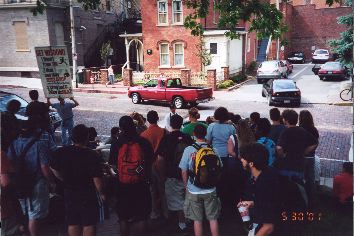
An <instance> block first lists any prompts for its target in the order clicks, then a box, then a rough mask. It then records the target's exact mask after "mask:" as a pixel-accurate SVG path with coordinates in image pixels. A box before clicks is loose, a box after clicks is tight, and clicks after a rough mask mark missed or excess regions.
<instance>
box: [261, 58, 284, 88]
mask: <svg viewBox="0 0 354 236" xmlns="http://www.w3.org/2000/svg"><path fill="white" fill-rule="evenodd" d="M287 70H288V68H287V67H286V65H285V64H284V63H283V62H282V61H277V60H275V61H264V62H262V63H261V64H260V65H259V67H258V70H257V76H256V78H257V82H258V83H259V84H261V83H266V82H267V81H268V80H270V79H281V78H283V77H287V76H288V74H287Z"/></svg>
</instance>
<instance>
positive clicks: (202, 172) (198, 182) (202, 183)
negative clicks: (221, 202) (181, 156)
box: [189, 143, 222, 189]
mask: <svg viewBox="0 0 354 236" xmlns="http://www.w3.org/2000/svg"><path fill="white" fill-rule="evenodd" d="M192 146H193V147H194V148H195V149H196V150H197V153H196V155H195V159H194V160H193V161H194V163H193V167H192V168H193V169H192V170H191V171H190V173H189V176H190V178H191V182H192V184H194V185H195V186H197V187H199V188H202V189H208V188H213V187H215V186H216V185H217V183H218V182H219V180H220V177H221V170H222V163H221V160H220V158H219V157H218V156H217V155H216V154H215V152H214V150H213V149H212V148H211V146H209V145H208V146H207V147H202V146H200V145H198V144H196V143H194V144H193V145H192Z"/></svg>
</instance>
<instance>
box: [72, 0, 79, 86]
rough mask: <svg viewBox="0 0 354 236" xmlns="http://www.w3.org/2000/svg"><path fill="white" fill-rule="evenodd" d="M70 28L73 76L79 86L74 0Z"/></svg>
mask: <svg viewBox="0 0 354 236" xmlns="http://www.w3.org/2000/svg"><path fill="white" fill-rule="evenodd" d="M70 28H71V56H72V59H73V71H72V78H73V81H75V87H76V88H78V81H77V78H76V67H77V55H76V41H75V25H74V8H73V0H70Z"/></svg>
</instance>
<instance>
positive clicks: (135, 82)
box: [134, 80, 146, 86]
mask: <svg viewBox="0 0 354 236" xmlns="http://www.w3.org/2000/svg"><path fill="white" fill-rule="evenodd" d="M145 83H146V82H145V81H143V80H137V81H134V85H135V86H137V85H144V84H145Z"/></svg>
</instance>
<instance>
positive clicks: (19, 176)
mask: <svg viewBox="0 0 354 236" xmlns="http://www.w3.org/2000/svg"><path fill="white" fill-rule="evenodd" d="M41 133H42V131H41V132H40V133H39V134H37V135H36V136H35V137H34V138H32V139H31V141H29V142H28V143H27V145H26V146H25V147H24V149H23V150H22V152H21V153H20V155H19V156H17V155H16V151H15V148H14V145H13V143H12V144H11V146H10V151H11V153H12V155H13V157H14V166H15V170H16V171H15V173H16V174H15V175H14V194H15V196H16V197H17V198H18V199H27V198H31V197H32V192H33V189H34V187H35V185H36V184H37V172H32V171H31V170H30V169H29V168H28V165H27V163H26V160H25V157H26V154H27V152H28V150H29V149H30V148H31V147H32V146H33V144H35V142H37V141H38V140H39V137H40V135H41ZM37 165H38V166H39V165H40V163H39V155H37Z"/></svg>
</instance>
